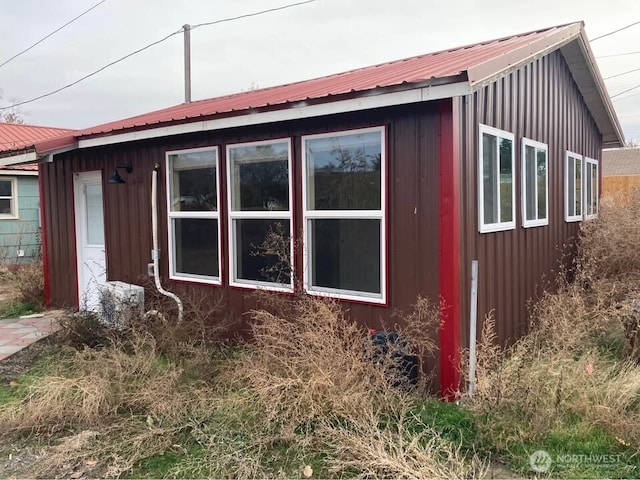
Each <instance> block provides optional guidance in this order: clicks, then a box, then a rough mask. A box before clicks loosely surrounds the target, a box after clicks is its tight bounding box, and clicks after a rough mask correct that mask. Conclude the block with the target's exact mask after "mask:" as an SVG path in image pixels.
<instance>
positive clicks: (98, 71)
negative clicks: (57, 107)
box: [0, 29, 182, 111]
mask: <svg viewBox="0 0 640 480" xmlns="http://www.w3.org/2000/svg"><path fill="white" fill-rule="evenodd" d="M178 33H182V29H180V30H177V31H175V32H173V33H170V34H169V35H167V36H166V37H164V38H161V39H160V40H158V41H155V42H153V43H150V44H149V45H146V46H144V47H142V48H139V49H138V50H136V51H135V52H131V53H129V54H128V55H125V56H124V57H121V58H119V59H118V60H114V61H113V62H111V63H108V64H107V65H105V66H104V67H101V68H99V69H98V70H95V71H93V72H91V73H89V74H88V75H85V76H84V77H81V78H79V79H78V80H76V81H75V82H71V83H68V84H67V85H65V86H64V87H60V88H58V89H57V90H54V91H52V92H49V93H45V94H43V95H39V96H37V97H34V98H31V99H29V100H25V101H23V102H18V103H14V104H13V105H8V106H6V107H0V111H2V110H7V109H9V108H13V107H19V106H20V105H26V104H27V103H31V102H35V101H36V100H40V99H42V98H45V97H50V96H51V95H55V94H56V93H59V92H61V91H63V90H66V89H67V88H70V87H73V86H74V85H77V84H78V83H80V82H82V81H84V80H86V79H87V78H90V77H93V76H94V75H97V74H98V73H100V72H102V71H103V70H106V69H107V68H109V67H111V66H113V65H115V64H116V63H120V62H122V61H123V60H126V59H127V58H129V57H132V56H134V55H136V54H138V53H140V52H143V51H145V50H146V49H148V48H151V47H153V46H154V45H157V44H159V43H162V42H164V41H165V40H168V39H169V38H171V37H173V36H174V35H177V34H178Z"/></svg>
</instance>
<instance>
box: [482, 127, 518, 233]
mask: <svg viewBox="0 0 640 480" xmlns="http://www.w3.org/2000/svg"><path fill="white" fill-rule="evenodd" d="M479 131H480V135H479V137H480V138H479V140H480V145H479V156H478V197H479V198H478V205H479V208H478V217H479V218H478V224H479V228H480V232H481V233H487V232H498V231H501V230H511V229H513V228H515V225H516V223H515V216H516V215H515V214H516V205H515V203H516V202H515V188H514V183H513V175H514V167H515V161H514V159H515V153H514V149H513V142H514V136H513V134H512V133H509V132H504V131H502V130H498V129H496V128H491V127H487V126H486V125H480V129H479Z"/></svg>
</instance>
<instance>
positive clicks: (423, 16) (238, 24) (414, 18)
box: [0, 0, 640, 141]
mask: <svg viewBox="0 0 640 480" xmlns="http://www.w3.org/2000/svg"><path fill="white" fill-rule="evenodd" d="M296 1H299V0H242V1H240V0H180V1H179V0H106V1H105V2H104V3H103V4H101V5H99V6H98V7H97V8H95V9H94V10H92V11H91V12H89V13H87V14H86V15H85V16H83V17H82V18H80V19H79V20H77V21H76V22H74V23H72V24H71V25H69V26H67V27H66V28H64V29H63V30H61V31H60V32H58V33H57V34H55V35H53V36H52V37H51V38H49V39H47V40H45V41H44V42H43V43H41V44H40V45H38V46H36V47H35V48H34V49H32V50H31V51H29V52H27V53H25V54H24V55H22V56H20V57H18V58H16V59H15V60H13V61H11V62H10V63H8V64H7V65H5V66H3V67H0V88H1V89H2V91H3V96H4V98H3V99H2V100H0V105H2V106H5V105H7V104H8V103H10V102H9V100H10V99H16V98H17V99H20V100H29V99H31V98H33V97H35V96H38V95H41V94H44V93H47V92H49V91H52V90H55V89H57V88H59V87H61V86H63V85H66V84H68V83H71V82H73V81H75V80H77V79H78V78H80V77H82V76H84V75H86V74H88V73H90V72H92V71H94V70H96V69H98V68H100V67H102V66H104V65H106V64H108V63H110V62H111V61H113V60H116V59H118V58H120V57H122V56H124V55H126V54H128V53H131V52H132V51H134V50H137V49H138V48H141V47H143V46H145V45H147V44H149V43H151V42H154V41H156V40H159V39H161V38H162V37H164V36H166V35H168V34H170V33H172V32H174V31H177V30H179V29H180V28H181V27H182V25H183V24H185V23H189V24H198V23H204V22H209V21H214V20H218V19H223V18H227V17H233V16H237V15H242V14H246V13H251V12H255V11H259V10H265V9H268V8H273V7H279V6H282V5H286V4H289V3H295V2H296ZM96 3H98V0H20V1H15V0H0V22H1V25H2V28H1V29H0V63H2V62H4V61H5V60H6V59H8V58H9V57H11V56H12V55H14V54H16V53H17V52H19V51H20V50H22V49H24V48H26V47H28V46H30V45H31V44H33V43H34V42H36V41H38V40H39V39H41V38H42V37H43V36H44V35H46V34H48V33H50V32H51V31H53V30H54V29H56V28H57V27H59V26H61V25H62V24H64V23H65V22H67V21H69V20H70V19H72V18H73V17H75V16H76V15H78V14H80V13H82V12H83V11H84V10H86V9H88V8H90V7H91V6H92V5H95V4H96ZM578 20H583V21H584V22H585V23H586V30H587V34H588V36H589V38H595V37H597V36H599V35H602V34H605V33H608V32H610V31H612V30H615V29H617V28H620V27H623V26H625V25H628V24H630V23H632V22H634V21H638V20H640V10H639V9H638V2H637V0H581V1H577V0H572V1H567V0H535V1H532V0H518V1H514V0H499V1H498V0H483V1H474V0H395V1H389V0H316V1H315V2H314V3H310V4H306V5H302V6H297V7H293V8H290V9H287V10H282V11H277V12H273V13H268V14H264V15H261V16H257V17H253V18H246V19H241V20H236V21H232V22H229V23H222V24H219V25H213V26H207V27H201V28H198V29H195V30H194V31H193V32H192V35H191V42H192V52H193V53H192V76H193V94H192V98H193V99H194V100H198V99H203V98H209V97H215V96H219V95H224V94H228V93H235V92H239V91H242V90H247V89H249V88H252V86H254V87H255V86H257V87H268V86H274V85H279V84H282V83H289V82H293V81H298V80H304V79H308V78H314V77H318V76H322V75H328V74H332V73H338V72H341V71H345V70H350V69H352V68H357V67H363V66H367V65H373V64H376V63H380V62H384V61H389V60H396V59H400V58H404V57H409V56H412V55H418V54H422V53H428V52H432V51H437V50H441V49H445V48H451V47H455V46H460V45H464V44H468V43H473V42H478V41H483V40H489V39H492V38H497V37H501V36H505V35H511V34H516V33H522V32H526V31H530V30H535V29H538V28H544V27H549V26H553V25H559V24H562V23H568V22H573V21H578ZM592 49H593V50H594V52H595V54H596V56H597V57H601V56H605V55H612V54H620V53H627V52H635V51H639V50H640V25H636V26H634V27H631V28H629V29H627V30H625V31H623V32H620V33H617V34H615V35H611V36H609V37H606V38H603V39H602V40H597V41H595V42H594V43H593V44H592ZM598 63H599V66H600V70H601V72H602V75H603V77H605V78H606V77H609V76H612V75H616V74H618V73H622V72H626V71H628V70H632V69H634V68H638V69H639V70H638V71H637V72H634V73H631V74H628V75H623V76H620V77H617V78H613V79H610V80H607V82H606V83H607V87H608V89H609V93H610V94H611V95H615V94H616V93H618V92H621V91H623V90H625V89H627V88H631V87H633V86H635V85H640V54H634V55H625V56H617V57H609V58H599V59H598ZM182 68H183V44H182V36H181V35H176V36H174V37H172V38H170V39H169V40H167V41H166V42H163V43H161V44H159V45H156V46H154V47H152V48H151V49H149V50H146V51H145V52H142V53H140V54H138V55H135V56H133V57H131V58H129V59H127V60H125V61H123V62H121V63H119V64H118V65H115V66H113V67H110V68H109V69H107V70H105V71H103V72H101V73H99V74H98V75H96V76H94V77H92V78H90V79H88V80H85V81H84V82H82V83H80V84H78V85H76V86H74V87H71V88H69V89H67V90H65V91H63V92H61V93H58V94H56V95H53V96H50V97H48V98H45V99H42V100H38V101H36V102H33V103H30V104H28V105H24V106H23V107H21V111H22V114H23V117H24V119H25V121H26V122H27V123H31V124H36V125H49V126H59V127H70V128H82V127H88V126H91V125H96V124H100V123H105V122H108V121H111V120H117V119H120V118H125V117H129V116H132V115H137V114H140V113H145V112H148V111H152V110H156V109H159V108H164V107H167V106H171V105H175V104H178V103H180V102H182V101H183V99H184V86H183V70H182ZM614 105H615V107H616V110H617V112H618V116H619V118H620V122H621V123H622V126H623V128H624V132H625V135H626V137H627V139H633V140H635V141H640V88H638V89H636V90H633V91H632V92H629V93H627V94H625V95H622V96H620V97H618V98H616V99H614Z"/></svg>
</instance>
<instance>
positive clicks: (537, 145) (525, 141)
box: [520, 137, 549, 228]
mask: <svg viewBox="0 0 640 480" xmlns="http://www.w3.org/2000/svg"><path fill="white" fill-rule="evenodd" d="M527 147H533V148H534V149H535V151H536V157H535V159H536V166H537V164H538V157H537V152H538V150H539V149H540V150H544V151H545V154H546V157H545V163H546V165H545V193H546V198H545V207H546V211H545V218H543V219H540V218H537V219H535V220H527V168H526V149H527ZM521 152H522V161H521V164H520V170H521V175H520V178H521V179H522V188H521V190H522V192H521V193H522V195H521V196H522V198H521V200H522V227H523V228H531V227H542V226H545V225H549V146H548V145H547V144H546V143H542V142H537V141H535V140H531V139H529V138H526V137H522V148H521ZM534 185H535V193H534V197H535V204H536V212H537V211H538V201H539V198H538V175H537V173H536V181H535V183H534ZM536 216H537V213H536Z"/></svg>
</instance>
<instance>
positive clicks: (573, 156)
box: [564, 150, 585, 223]
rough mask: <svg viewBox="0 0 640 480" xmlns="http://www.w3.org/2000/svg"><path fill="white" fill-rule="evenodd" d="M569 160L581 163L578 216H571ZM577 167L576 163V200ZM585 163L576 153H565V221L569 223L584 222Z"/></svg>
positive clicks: (574, 192)
mask: <svg viewBox="0 0 640 480" xmlns="http://www.w3.org/2000/svg"><path fill="white" fill-rule="evenodd" d="M569 159H571V160H579V161H580V188H581V191H580V214H578V215H575V214H574V215H569ZM575 165H576V163H575V162H574V191H573V197H574V199H575V198H576V195H575V194H576V191H575V190H576V189H575V187H576V185H577V183H576V182H575ZM584 184H585V182H584V162H583V156H582V155H580V154H578V153H575V152H571V151H569V150H567V152H566V153H565V161H564V220H565V222H567V223H570V222H579V221H581V220H582V217H583V215H584V199H585V193H584Z"/></svg>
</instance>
